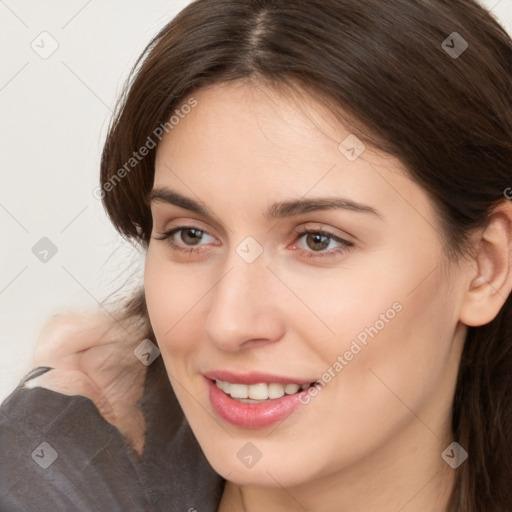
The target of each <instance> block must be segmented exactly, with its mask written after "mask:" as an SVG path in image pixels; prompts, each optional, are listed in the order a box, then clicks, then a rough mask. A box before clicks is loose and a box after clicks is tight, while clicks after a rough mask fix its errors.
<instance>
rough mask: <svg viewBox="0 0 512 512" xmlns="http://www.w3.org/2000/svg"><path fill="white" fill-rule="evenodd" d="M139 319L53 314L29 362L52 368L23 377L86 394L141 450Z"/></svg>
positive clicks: (59, 389)
mask: <svg viewBox="0 0 512 512" xmlns="http://www.w3.org/2000/svg"><path fill="white" fill-rule="evenodd" d="M145 332H146V324H145V323H144V321H143V320H141V319H134V318H132V319H129V320H125V321H124V322H122V323H121V322H116V321H115V320H114V319H113V318H112V316H110V315H109V314H108V313H107V312H105V311H103V310H101V311H96V312H90V313H65V314H57V315H54V316H53V317H51V319H50V320H49V321H48V322H47V323H46V324H45V325H44V327H43V329H42V330H41V333H40V335H39V339H38V341H37V345H36V350H35V355H34V359H33V364H34V365H35V366H50V367H52V368H54V369H53V370H49V371H48V372H46V373H45V374H43V375H41V376H39V377H36V378H34V379H32V380H30V381H28V382H27V384H26V387H30V388H31V387H35V386H39V387H43V388H46V389H50V390H52V391H56V392H58V393H63V394H66V395H83V396H86V397H88V398H90V399H91V400H92V401H93V402H94V404H95V405H96V407H97V408H98V410H99V412H100V413H101V415H102V416H103V417H104V418H105V420H106V421H108V422H109V423H111V424H112V425H114V426H116V427H117V428H118V429H119V430H120V431H121V432H122V433H123V434H124V435H125V436H126V437H127V438H128V440H129V441H131V444H132V446H133V448H134V449H135V450H136V451H137V452H138V453H139V454H140V453H142V449H143V446H144V430H145V422H144V416H143V414H142V411H141V410H140V409H139V408H138V407H137V402H138V401H139V399H140V398H141V397H142V394H143V391H144V379H145V375H146V369H147V367H146V366H145V365H143V364H142V363H141V362H140V361H139V359H137V358H136V357H135V355H134V353H133V350H134V349H135V347H137V345H138V344H139V343H140V342H141V341H142V340H143V339H144V333H145Z"/></svg>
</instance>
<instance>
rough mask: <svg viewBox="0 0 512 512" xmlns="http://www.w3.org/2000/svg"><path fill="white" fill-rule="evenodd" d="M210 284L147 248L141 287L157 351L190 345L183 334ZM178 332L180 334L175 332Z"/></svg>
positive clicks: (177, 349)
mask: <svg viewBox="0 0 512 512" xmlns="http://www.w3.org/2000/svg"><path fill="white" fill-rule="evenodd" d="M208 288H209V284H208V281H207V280H206V279H202V278H201V276H200V275H198V273H194V272H191V271H190V268H187V267H186V266H180V265H175V264H171V263H170V262H168V261H166V260H165V259H164V258H163V257H162V256H161V255H157V254H156V251H155V252H154V253H153V252H152V251H151V250H148V254H147V257H146V263H145V268H144V290H145V294H146V303H147V308H148V314H149V318H150V320H151V326H152V328H153V330H154V333H155V336H156V338H157V341H158V343H159V345H160V350H161V351H162V354H163V355H164V353H165V352H168V351H172V352H176V353H180V352H183V351H185V350H187V349H190V348H191V344H190V339H189V337H188V336H187V335H186V333H187V331H189V330H190V328H191V325H190V318H193V316H194V310H195V309H199V305H200V303H201V300H202V299H203V298H204V297H205V295H206V294H207V292H208ZM178 333H179V335H177V334H178Z"/></svg>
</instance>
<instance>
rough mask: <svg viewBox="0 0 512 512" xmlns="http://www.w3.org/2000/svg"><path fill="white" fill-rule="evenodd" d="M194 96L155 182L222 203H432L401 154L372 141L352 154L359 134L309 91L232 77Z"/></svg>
mask: <svg viewBox="0 0 512 512" xmlns="http://www.w3.org/2000/svg"><path fill="white" fill-rule="evenodd" d="M192 98H193V100H195V102H196V104H195V106H194V108H192V109H186V112H187V113H186V114H185V113H184V112H181V116H179V122H178V123H177V124H175V125H174V126H173V128H172V129H171V130H170V131H169V133H168V134H166V135H164V137H163V140H162V142H161V143H160V144H159V147H158V150H157V158H156V165H155V180H154V187H155V188H156V187H160V186H163V187H165V186H172V188H173V189H175V190H177V191H179V192H181V193H183V194H188V195H189V196H190V195H196V196H200V197H201V198H207V199H208V202H209V204H212V205H213V208H214V209H215V208H216V207H218V206H220V205H221V204H224V205H227V206H226V207H228V206H230V207H231V206H233V207H236V206H237V204H235V203H236V199H238V200H239V201H244V200H245V201H247V202H249V201H250V202H251V203H254V198H255V196H257V197H259V198H260V201H259V202H261V207H262V208H264V207H265V206H266V205H268V203H269V202H270V201H271V200H273V201H280V200H283V199H289V198H290V197H294V198H298V197H303V196H305V195H308V196H315V195H322V196H325V195H329V196H333V195H342V196H344V197H348V198H350V199H353V200H354V201H358V202H365V203H369V204H371V205H372V206H373V207H374V208H375V209H377V210H379V211H386V210H388V211H389V210H390V209H391V210H392V209H395V210H397V211H400V210H402V213H403V210H404V209H411V208H412V209H414V210H416V211H418V209H421V208H423V214H426V212H427V211H429V209H430V205H429V204H428V201H427V200H426V196H425V194H424V193H423V191H422V190H421V189H420V188H419V187H418V186H417V185H415V184H414V183H413V182H412V180H411V179H410V178H409V174H408V173H407V171H406V168H405V167H404V165H403V164H402V163H401V162H400V161H399V160H398V159H396V158H395V157H393V156H391V155H388V154H386V153H383V152H381V151H378V150H376V149H374V148H372V147H369V146H368V145H367V146H366V148H365V149H364V151H363V152H362V153H361V154H360V156H359V157H357V158H355V159H349V158H348V157H347V153H346V151H345V150H346V147H345V146H346V145H344V144H343V143H344V141H346V140H348V141H349V142H353V140H354V139H353V137H354V135H353V134H351V132H350V131H349V129H347V127H346V126H345V125H343V123H341V122H340V121H339V119H337V118H336V117H335V115H334V114H333V113H332V112H331V111H329V110H328V109H327V108H326V107H325V106H324V105H322V104H321V103H320V102H318V101H316V99H315V98H313V97H311V96H308V95H307V94H304V95H302V96H301V97H290V96H287V95H286V94H283V93H282V92H281V91H276V90H274V89H270V88H267V87H256V86H255V85H254V84H252V85H249V84H244V83H228V84H217V85H215V86H213V87H209V88H206V89H202V90H199V91H197V92H196V93H194V94H193V96H192ZM186 101H187V100H186ZM183 104H184V103H183ZM178 110H179V109H178ZM178 113H179V112H178ZM356 141H357V139H356ZM340 144H341V145H342V148H341V149H340ZM356 149H358V148H357V147H356ZM212 191H215V193H213V194H212V193H210V192H212ZM204 202H207V201H204ZM412 205H415V207H412ZM420 215H421V213H420Z"/></svg>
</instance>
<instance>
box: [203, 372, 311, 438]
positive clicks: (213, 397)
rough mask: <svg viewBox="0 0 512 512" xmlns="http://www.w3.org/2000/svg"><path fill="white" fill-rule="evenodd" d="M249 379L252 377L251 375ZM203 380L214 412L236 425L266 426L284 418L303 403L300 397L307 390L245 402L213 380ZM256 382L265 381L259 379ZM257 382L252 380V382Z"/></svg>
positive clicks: (248, 426)
mask: <svg viewBox="0 0 512 512" xmlns="http://www.w3.org/2000/svg"><path fill="white" fill-rule="evenodd" d="M250 379H253V377H252V376H251V377H250ZM250 379H249V380H250ZM205 380H206V383H207V386H208V391H209V396H210V403H211V404H212V407H213V409H214V410H215V412H216V413H217V414H218V415H219V416H220V417H221V418H222V419H224V420H225V421H227V422H229V423H231V424H232V425H236V426H238V427H244V428H262V427H267V426H269V425H272V424H274V423H277V422H279V421H282V420H284V419H285V418H287V417H288V416H289V415H290V414H291V413H292V412H293V411H294V410H295V409H296V408H298V407H299V406H300V405H305V403H304V402H301V400H300V398H301V396H302V395H303V394H304V395H305V394H306V393H307V391H301V392H299V393H294V394H293V395H284V396H282V397H281V398H275V399H273V400H268V401H265V402H261V403H259V404H254V403H252V404H251V403H249V404H247V403H245V402H239V401H237V400H234V399H233V398H231V397H230V396H229V395H227V394H226V393H224V391H222V390H221V389H219V388H218V387H217V384H215V381H213V380H211V379H209V378H205ZM221 380H224V379H221ZM228 382H229V381H228ZM237 382H240V381H237ZM257 382H265V381H261V380H259V381H257ZM257 382H256V381H254V383H257ZM273 382H275V381H273ZM287 382H290V381H287ZM292 382H293V381H292ZM306 403H307V402H306Z"/></svg>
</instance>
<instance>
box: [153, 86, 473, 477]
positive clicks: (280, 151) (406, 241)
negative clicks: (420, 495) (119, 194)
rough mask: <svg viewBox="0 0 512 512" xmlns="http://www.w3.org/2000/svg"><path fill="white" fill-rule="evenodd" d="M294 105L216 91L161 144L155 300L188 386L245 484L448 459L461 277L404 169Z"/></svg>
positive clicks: (312, 107) (176, 384)
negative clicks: (405, 458)
mask: <svg viewBox="0 0 512 512" xmlns="http://www.w3.org/2000/svg"><path fill="white" fill-rule="evenodd" d="M289 98H290V96H288V99H287V97H286V96H283V95H280V94H278V93H277V92H275V91H271V90H269V89H265V88H263V87H258V88H256V87H254V86H249V85H245V86H241V85H240V84H228V85H226V84H224V85H221V86H216V87H214V88H210V89H204V90H202V91H200V92H199V93H198V94H195V95H194V99H195V100H196V102H197V104H195V103H194V105H195V106H194V107H193V108H190V109H189V108H187V109H184V110H183V111H182V112H181V116H180V120H179V122H178V123H177V124H176V125H175V126H174V127H173V129H172V130H171V131H170V132H169V134H168V135H166V136H165V138H164V139H163V141H162V143H161V144H160V146H159V148H158V152H157V158H156V168H155V180H154V189H153V192H154V201H153V202H152V215H153V233H152V239H151V241H150V244H149V247H148V251H147V259H146V266H145V290H146V298H147V305H148V310H149V315H150V319H151V324H152V327H153V329H154V332H155V335H156V338H157V340H158V344H159V347H160V350H161V353H162V357H163V359H164V362H165V366H166V368H167V371H168V374H169V377H170V380H171V383H172V385H173V388H174V390H175V392H176V395H177V397H178V399H179V402H180V404H181V406H182V408H183V410H184V412H185V414H186V417H187V419H188V421H189V423H190V425H191V428H192V429H193V431H194V433H195V435H196V437H197V439H198V441H199V443H200V445H201V447H202V449H203V451H204V453H205V455H206V457H207V459H208V460H209V462H210V464H211V465H212V466H213V468H214V469H215V470H216V471H217V472H218V473H220V474H221V475H223V476H224V477H227V478H228V479H229V480H233V481H236V482H237V483H239V484H250V485H268V486H277V485H282V486H284V487H288V486H292V485H299V484H301V483H304V482H308V481H313V480H315V479H316V478H319V477H322V478H325V477H327V476H329V475H333V474H335V473H336V472H339V471H348V470H353V471H354V472H355V473H354V474H357V471H359V470H360V471H364V468H365V467H366V468H367V465H368V464H376V463H377V464H378V463H379V462H378V461H380V463H382V464H384V463H385V464H386V465H387V467H389V465H390V464H391V465H393V464H394V463H395V462H396V463H397V464H398V460H399V459H400V458H401V457H402V454H404V453H405V454H409V455H411V456H414V457H415V458H417V457H419V458H422V460H424V459H428V460H432V461H434V460H435V461H438V460H440V454H441V451H442V450H443V449H444V448H445V447H446V446H447V444H449V415H450V406H451V402H452V398H453V391H454V387H455V379H456V372H457V367H458V362H459V357H460V352H461V347H462V344H463V339H464V335H465V330H464V329H465V328H464V327H463V326H462V324H460V323H459V322H458V307H459V304H460V303H461V299H462V295H463V290H462V286H459V285H458V284H460V280H459V281H458V277H459V276H460V271H459V270H458V267H456V266H455V265H454V264H452V263H448V262H447V261H446V257H445V253H444V248H443V244H442V241H441V238H440V228H439V227H438V223H437V221H436V220H435V215H434V210H433V207H432V204H431V202H430V201H429V199H428V197H427V195H426V194H425V192H424V191H423V189H421V188H420V187H419V186H418V185H416V184H415V183H414V182H413V181H412V180H411V179H410V178H409V177H407V176H406V174H405V169H404V167H403V166H402V165H401V164H400V162H399V161H397V160H396V159H394V158H392V157H390V156H389V155H385V154H383V153H378V152H375V151H372V150H370V148H366V150H365V151H363V152H362V153H361V154H359V153H360V150H361V148H360V147H359V146H358V145H357V141H356V142H354V139H353V138H352V136H351V137H349V135H350V132H349V131H347V130H346V129H344V128H343V127H342V126H340V125H339V124H337V123H336V122H335V119H334V118H333V117H332V116H331V115H330V113H329V112H328V111H325V110H323V109H322V108H321V107H320V106H318V105H316V104H315V103H314V100H313V99H309V102H308V103H303V104H302V107H300V106H299V104H298V103H297V102H295V101H293V100H291V99H289ZM190 104H192V103H190ZM185 111H186V112H188V113H187V114H184V112H185ZM347 137H349V138H348V139H347ZM346 139H347V140H346ZM345 140H346V142H344V143H343V144H342V145H341V148H340V143H342V142H343V141H345ZM351 148H353V151H352V150H351ZM157 191H158V193H157ZM166 193H167V200H166V199H165V196H166ZM356 203H357V205H356ZM170 231H172V232H173V234H172V235H171V236H170V238H168V239H166V240H159V239H158V238H161V237H162V234H164V233H168V232H170ZM304 232H306V233H305V234H304ZM215 378H217V379H219V380H221V381H224V382H229V383H231V384H232V385H230V384H223V383H220V382H219V385H221V386H223V387H224V390H220V389H219V388H218V387H216V386H215V384H214V383H213V380H214V379H215ZM313 382H319V384H318V386H317V387H314V388H310V389H309V390H306V391H301V389H302V388H299V391H298V392H297V393H295V391H296V390H297V387H298V386H297V384H299V385H302V384H304V383H313ZM287 383H288V384H290V385H289V386H284V385H283V384H287ZM237 384H238V385H237ZM250 384H251V385H250ZM269 384H272V385H271V386H269ZM293 384H295V386H294V385H293ZM249 385H250V386H249ZM317 388H318V389H317ZM283 392H284V393H285V396H284V397H281V398H272V397H279V396H280V395H282V393H283ZM269 394H270V397H271V398H270V399H267V400H266V401H265V402H254V403H245V402H242V401H240V400H235V399H234V398H232V397H231V395H233V396H235V397H238V398H239V399H240V398H243V397H244V396H246V397H248V398H249V399H260V400H263V399H264V398H265V397H267V396H269ZM251 397H252V398H251ZM249 443H250V444H249ZM363 474H364V473H363Z"/></svg>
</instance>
